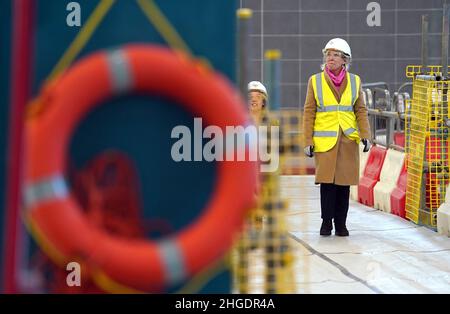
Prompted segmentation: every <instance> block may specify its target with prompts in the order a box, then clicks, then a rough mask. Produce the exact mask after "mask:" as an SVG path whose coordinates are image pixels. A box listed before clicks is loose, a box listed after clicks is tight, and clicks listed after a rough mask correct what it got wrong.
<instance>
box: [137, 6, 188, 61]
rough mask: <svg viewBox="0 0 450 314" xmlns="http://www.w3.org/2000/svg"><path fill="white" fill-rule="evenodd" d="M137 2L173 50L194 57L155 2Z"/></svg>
mask: <svg viewBox="0 0 450 314" xmlns="http://www.w3.org/2000/svg"><path fill="white" fill-rule="evenodd" d="M136 2H137V4H138V5H139V7H140V8H141V10H142V12H143V13H144V14H145V16H146V17H147V18H148V20H149V22H150V24H152V25H153V26H154V27H155V29H156V30H157V31H158V32H159V34H160V35H161V37H162V38H163V39H164V40H165V41H166V42H167V43H168V44H169V46H170V47H171V48H172V49H174V50H181V51H183V52H185V53H186V54H187V55H189V56H192V52H191V50H190V49H189V47H188V45H187V44H186V43H185V42H184V40H183V39H182V38H181V36H180V35H179V34H178V32H177V31H176V29H175V28H174V27H173V26H172V25H171V24H170V22H169V20H168V19H167V18H166V17H165V16H164V14H163V13H162V11H161V10H160V9H159V7H158V6H157V5H156V4H155V3H154V1H153V0H136Z"/></svg>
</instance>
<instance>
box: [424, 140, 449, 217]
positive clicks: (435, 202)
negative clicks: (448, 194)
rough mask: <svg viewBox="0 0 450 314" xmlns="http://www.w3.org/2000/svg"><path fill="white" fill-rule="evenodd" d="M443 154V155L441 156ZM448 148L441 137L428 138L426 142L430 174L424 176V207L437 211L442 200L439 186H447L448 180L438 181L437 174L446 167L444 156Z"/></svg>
mask: <svg viewBox="0 0 450 314" xmlns="http://www.w3.org/2000/svg"><path fill="white" fill-rule="evenodd" d="M443 152H444V155H442V154H443ZM447 152H448V147H446V140H445V138H444V137H443V136H430V137H429V138H427V141H426V161H427V162H428V165H429V168H430V171H431V172H432V173H426V174H425V184H426V189H425V190H426V195H425V202H426V205H425V206H426V207H427V208H430V209H433V210H437V209H438V208H439V206H440V205H441V200H443V199H444V197H443V196H442V195H440V193H441V191H440V188H439V186H440V185H441V184H443V185H444V186H447V185H448V183H449V180H448V179H438V175H437V173H439V172H440V171H442V169H445V168H446V166H447V161H446V158H447V156H446V154H447Z"/></svg>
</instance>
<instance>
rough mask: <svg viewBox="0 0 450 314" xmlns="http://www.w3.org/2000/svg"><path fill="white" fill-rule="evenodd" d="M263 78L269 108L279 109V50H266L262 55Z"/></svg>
mask: <svg viewBox="0 0 450 314" xmlns="http://www.w3.org/2000/svg"><path fill="white" fill-rule="evenodd" d="M264 58H265V60H264V62H265V66H264V71H265V73H264V78H265V84H266V87H267V93H268V94H269V108H270V110H279V109H280V81H281V64H280V59H281V51H280V50H276V49H274V50H267V51H266V53H265V55H264Z"/></svg>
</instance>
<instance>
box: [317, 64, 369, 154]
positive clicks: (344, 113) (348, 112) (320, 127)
mask: <svg viewBox="0 0 450 314" xmlns="http://www.w3.org/2000/svg"><path fill="white" fill-rule="evenodd" d="M313 78H314V79H313V80H312V82H313V89H314V96H315V98H316V103H317V108H316V109H317V110H316V119H315V121H314V132H313V141H314V150H315V151H316V152H326V151H329V150H330V149H332V148H333V147H334V145H336V142H337V138H338V132H339V129H340V128H341V129H342V130H343V133H344V135H345V136H346V137H348V138H349V139H351V140H354V141H355V142H357V143H359V140H360V139H359V135H358V131H357V123H356V116H355V113H354V111H353V106H354V104H355V102H356V100H357V99H358V94H359V89H360V79H359V77H358V76H357V75H354V74H350V73H347V86H346V88H345V90H344V92H343V93H342V95H341V100H340V102H338V101H337V99H336V97H335V96H334V94H333V91H332V89H331V87H330V86H329V85H328V83H327V81H326V80H325V74H324V72H321V73H318V74H315V75H313Z"/></svg>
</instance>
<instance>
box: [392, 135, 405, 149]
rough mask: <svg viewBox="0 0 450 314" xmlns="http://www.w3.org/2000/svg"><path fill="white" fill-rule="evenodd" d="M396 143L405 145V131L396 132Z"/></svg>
mask: <svg viewBox="0 0 450 314" xmlns="http://www.w3.org/2000/svg"><path fill="white" fill-rule="evenodd" d="M394 144H395V145H398V146H401V147H405V133H404V132H394Z"/></svg>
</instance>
